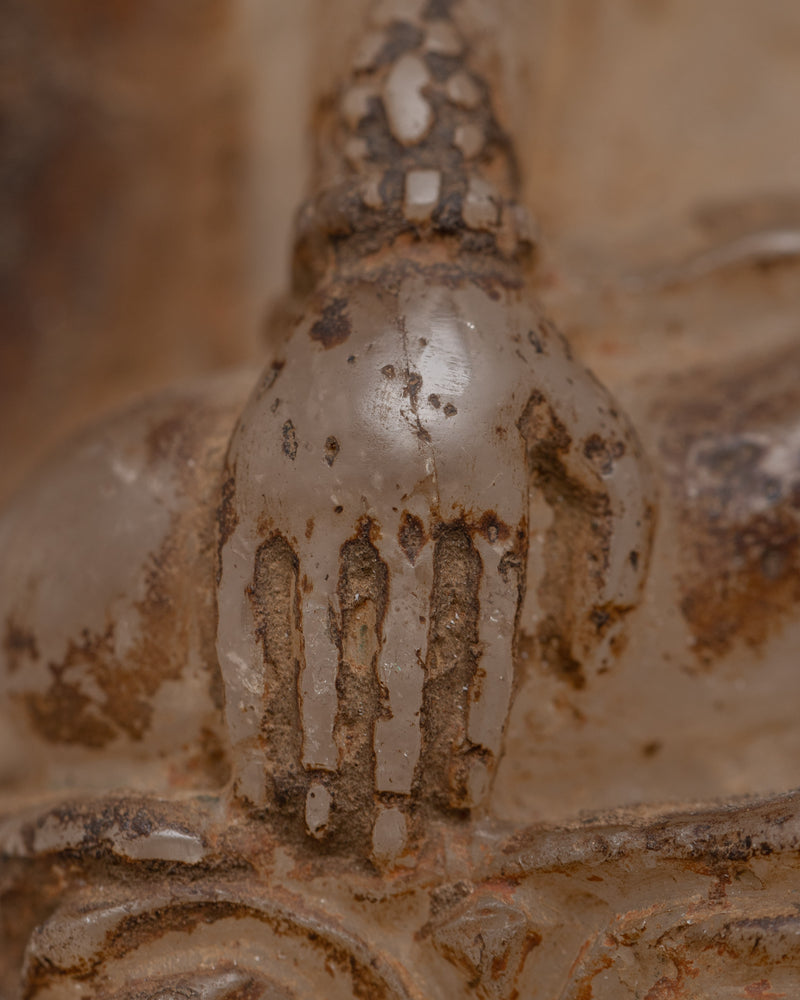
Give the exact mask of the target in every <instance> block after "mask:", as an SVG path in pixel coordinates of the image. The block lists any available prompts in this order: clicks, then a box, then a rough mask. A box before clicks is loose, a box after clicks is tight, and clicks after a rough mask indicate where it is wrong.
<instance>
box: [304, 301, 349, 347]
mask: <svg viewBox="0 0 800 1000" xmlns="http://www.w3.org/2000/svg"><path fill="white" fill-rule="evenodd" d="M351 331H352V327H351V325H350V316H349V315H348V312H347V299H340V298H334V299H332V300H331V301H330V302H329V303H328V304H327V305H326V306H325V308H324V309H323V310H322V316H321V317H320V318H319V319H318V320H317V321H316V323H314V325H313V326H312V327H311V331H310V334H309V335H310V337H311V339H312V340H316V341H317V342H318V343H320V344H322V346H323V347H324V348H325V349H326V350H328V349H329V348H331V347H338V346H339V345H340V344H343V343H344V342H345V341H346V340H347V338H348V337H349V336H350V333H351Z"/></svg>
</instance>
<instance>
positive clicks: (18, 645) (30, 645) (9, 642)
mask: <svg viewBox="0 0 800 1000" xmlns="http://www.w3.org/2000/svg"><path fill="white" fill-rule="evenodd" d="M3 652H4V653H5V662H6V669H7V670H8V672H9V673H11V674H13V673H15V672H16V671H17V670H19V668H20V666H21V665H22V664H23V663H24V662H25V660H32V661H36V660H38V659H39V646H38V644H37V642H36V636H35V635H34V634H33V633H32V632H31V631H30V630H29V629H27V628H25V627H24V626H22V625H20V624H19V623H18V622H16V621H15V620H14V619H13V618H11V617H8V618H7V619H6V630H5V635H4V636H3Z"/></svg>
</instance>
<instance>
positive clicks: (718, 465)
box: [655, 347, 800, 664]
mask: <svg viewBox="0 0 800 1000" xmlns="http://www.w3.org/2000/svg"><path fill="white" fill-rule="evenodd" d="M655 414H656V417H657V419H659V420H660V421H662V422H663V426H664V428H665V430H664V432H663V435H662V440H661V448H662V454H663V455H664V458H665V460H666V462H665V465H666V469H667V474H668V478H669V484H670V488H671V490H672V496H673V499H674V503H675V505H676V510H677V514H678V531H679V532H680V534H681V538H682V544H683V546H684V548H685V549H686V551H687V554H688V556H689V558H688V559H687V560H686V563H687V565H686V568H685V569H682V570H681V574H680V584H681V588H682V597H681V603H680V608H681V611H682V613H683V615H684V618H685V619H686V622H687V624H688V625H689V628H690V629H691V631H692V634H693V636H694V639H695V644H694V651H695V653H696V655H697V656H698V658H699V659H700V660H701V661H702V662H704V663H706V664H711V663H713V662H714V661H715V660H716V659H718V658H719V657H720V656H722V655H724V654H725V653H727V652H729V651H730V650H731V649H732V648H733V647H734V645H735V644H736V643H745V644H747V645H749V646H751V647H754V648H759V647H761V646H763V644H764V643H765V642H766V640H767V639H768V638H769V636H770V635H772V634H773V633H774V632H775V630H776V629H777V628H779V627H780V624H781V622H783V621H785V620H786V619H787V617H788V616H789V615H790V614H792V613H794V612H795V611H796V609H797V607H798V605H800V454H797V453H794V454H791V445H790V444H789V443H788V442H789V441H791V440H792V438H791V433H790V432H791V429H792V428H793V427H794V426H796V422H797V420H798V419H800V351H798V348H797V347H791V348H789V349H785V350H783V351H781V352H779V353H777V354H776V355H774V356H773V357H771V358H768V359H766V360H764V361H762V362H761V363H760V364H759V365H758V366H757V367H756V368H754V369H748V370H747V371H745V372H734V373H730V374H728V373H725V372H724V371H723V372H722V373H719V372H713V373H712V372H698V373H697V374H696V375H694V376H692V377H686V376H682V378H681V386H680V391H676V392H675V394H674V396H673V398H672V399H670V400H666V399H665V400H662V401H661V402H660V403H659V404H658V405H657V407H656V410H655ZM787 435H788V437H787ZM784 439H785V440H786V442H787V443H786V444H784V443H783V441H784Z"/></svg>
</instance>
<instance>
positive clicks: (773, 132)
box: [0, 0, 800, 500]
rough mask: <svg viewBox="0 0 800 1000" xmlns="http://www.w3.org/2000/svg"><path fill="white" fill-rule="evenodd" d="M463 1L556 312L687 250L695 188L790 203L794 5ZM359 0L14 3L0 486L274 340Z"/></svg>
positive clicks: (9, 27)
mask: <svg viewBox="0 0 800 1000" xmlns="http://www.w3.org/2000/svg"><path fill="white" fill-rule="evenodd" d="M464 4H465V6H466V7H467V8H469V16H468V21H469V22H470V23H472V24H474V25H476V26H477V25H480V27H481V31H482V33H481V35H480V36H479V37H476V39H475V45H476V48H477V50H478V57H479V60H480V61H481V62H482V63H483V65H484V67H485V68H486V69H487V70H488V71H489V72H491V73H492V74H493V76H494V77H495V79H496V80H497V81H498V84H499V88H500V91H499V92H500V102H501V105H502V115H503V117H504V119H505V121H506V122H507V123H508V126H509V128H510V129H511V131H512V132H513V133H514V134H515V135H516V137H517V139H518V143H519V147H520V154H521V160H522V163H523V168H524V173H525V178H526V189H525V197H526V200H527V203H528V205H529V206H530V207H531V208H532V210H533V211H534V212H535V214H536V215H537V216H538V218H539V219H540V221H541V224H542V227H543V231H544V234H545V237H546V245H547V255H548V261H549V264H548V267H547V268H546V274H545V277H546V279H547V280H546V281H545V282H544V285H545V286H547V287H549V289H550V294H551V296H552V299H553V303H554V306H553V308H554V309H555V311H556V312H558V309H559V303H562V305H563V308H564V311H565V314H569V313H570V308H571V307H570V301H571V296H572V297H573V298H575V297H580V294H582V288H583V287H584V284H585V282H590V281H591V280H592V278H591V276H592V275H593V274H597V273H601V272H602V273H603V274H606V275H607V274H614V273H617V272H619V273H622V272H624V271H625V270H626V269H629V268H630V267H631V266H634V265H635V264H636V263H637V261H639V260H640V259H645V260H646V259H651V260H658V259H660V258H661V257H662V256H664V254H666V253H667V251H668V250H671V247H672V245H673V244H674V247H677V248H680V247H681V246H682V245H683V244H684V243H685V244H686V245H687V246H688V245H690V238H691V220H692V218H693V217H694V215H696V212H697V210H698V207H702V206H703V205H707V204H709V203H724V202H732V203H742V204H748V205H751V206H752V205H756V206H757V207H758V206H761V208H760V209H759V211H761V210H762V209H763V206H764V205H766V206H768V207H769V209H770V211H773V210H774V211H775V212H777V213H778V214H780V212H781V211H782V210H783V209H782V208H781V206H783V207H784V208H786V210H787V211H791V210H792V205H793V204H795V202H793V197H794V196H795V195H796V192H797V189H798V180H797V179H798V178H800V128H798V99H799V98H800V4H798V3H797V2H796V0H761V2H759V3H753V2H752V0H495V2H493V3H491V4H489V3H481V2H479V0H464ZM364 8H365V2H364V0H293V2H292V3H288V2H285V0H0V136H1V137H2V138H1V139H0V143H1V145H0V458H2V462H0V500H2V498H3V497H5V496H7V495H8V494H9V493H10V492H11V491H12V490H13V489H14V488H15V487H16V486H17V485H18V484H19V483H20V482H21V481H22V479H23V478H24V476H25V475H26V473H28V472H29V471H30V469H31V468H32V466H34V465H35V464H36V463H38V462H39V461H40V460H41V458H42V456H43V455H44V454H45V453H46V452H47V451H48V450H49V449H52V448H54V447H56V446H57V444H58V442H59V440H61V439H63V437H64V436H65V435H66V434H68V433H69V432H70V431H72V430H73V429H75V428H76V427H77V426H79V425H81V424H83V423H85V422H86V421H88V420H90V419H92V418H94V417H95V416H97V415H98V414H99V413H101V412H102V411H104V410H106V409H108V408H109V407H111V406H113V405H115V404H117V403H119V402H121V401H123V400H125V399H128V398H130V397H132V396H134V395H137V394H139V393H141V392H143V391H147V390H150V389H152V388H154V387H157V386H160V385H163V384H165V383H167V382H170V381H173V380H175V379H178V378H185V377H190V376H192V375H194V374H197V373H201V372H204V371H207V370H210V369H214V368H218V367H220V366H226V365H232V364H236V363H238V362H240V361H243V360H246V359H252V358H257V357H263V356H266V352H267V350H268V345H266V343H265V342H264V338H263V335H262V330H263V320H264V316H265V315H266V312H267V309H268V306H269V303H270V301H272V300H273V299H274V298H275V297H276V296H277V295H278V294H279V293H280V291H281V289H282V288H283V286H284V283H285V281H286V276H287V264H288V239H289V228H290V225H291V217H292V212H293V210H294V207H295V205H296V203H297V201H298V199H299V198H300V196H301V192H302V187H303V180H304V174H305V165H306V163H307V158H308V147H309V139H310V136H309V130H308V126H307V122H308V118H309V109H310V107H311V100H312V95H313V93H314V92H315V91H316V90H317V89H318V88H319V87H320V86H325V85H327V84H328V83H329V81H330V79H331V74H332V73H333V72H334V70H335V67H336V65H337V63H338V62H339V60H341V59H342V58H343V57H344V53H345V52H346V49H347V46H348V44H349V41H350V40H351V39H352V37H353V35H354V33H355V32H356V30H357V28H358V24H359V19H360V17H361V16H362V14H363V10H364ZM787 206H788V207H787ZM670 241H672V242H670ZM584 279H585V280H584ZM572 311H573V313H574V312H575V310H574V308H573V309H572ZM564 322H566V323H567V326H569V316H568V315H565V318H564ZM591 325H592V324H591V323H589V324H588V326H589V327H591ZM576 336H577V337H578V340H580V331H579V330H578V331H576ZM586 336H591V331H590V332H589V334H584V340H585V339H586ZM609 373H610V374H609ZM602 374H603V376H604V377H606V378H609V377H610V378H611V379H612V381H613V378H614V371H613V366H611V367H608V370H605V371H603V372H602Z"/></svg>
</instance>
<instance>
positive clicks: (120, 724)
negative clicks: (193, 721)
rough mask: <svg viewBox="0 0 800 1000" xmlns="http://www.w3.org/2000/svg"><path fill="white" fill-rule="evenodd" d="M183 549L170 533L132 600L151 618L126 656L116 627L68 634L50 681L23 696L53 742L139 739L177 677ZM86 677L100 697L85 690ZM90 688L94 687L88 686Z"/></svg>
mask: <svg viewBox="0 0 800 1000" xmlns="http://www.w3.org/2000/svg"><path fill="white" fill-rule="evenodd" d="M180 565H181V552H180V550H179V549H176V544H175V540H174V537H172V536H170V537H168V538H167V539H166V540H165V542H164V544H163V545H162V547H161V550H160V551H159V553H158V554H157V555H156V556H154V557H153V559H152V562H151V565H150V567H149V568H148V570H147V574H146V592H145V596H144V598H143V599H142V600H141V601H139V602H137V603H136V604H135V607H136V610H137V611H138V613H139V614H140V616H141V620H142V621H143V622H146V623H147V626H146V628H144V629H142V631H141V633H140V634H139V637H138V638H137V640H136V641H135V642H134V643H133V645H132V646H131V648H130V649H128V650H127V651H126V653H125V655H124V656H122V657H119V656H118V655H117V653H116V651H115V642H114V640H115V629H114V626H113V625H109V626H108V627H107V628H106V630H105V631H104V632H102V633H95V632H92V631H90V630H88V629H86V630H84V631H83V633H82V634H81V635H80V636H79V637H78V638H73V639H70V640H69V642H68V645H67V650H66V653H65V654H64V656H63V657H62V659H61V660H60V661H59V662H57V663H48V670H49V671H50V674H51V677H52V679H51V681H50V685H49V687H48V688H47V690H46V691H45V692H43V693H39V692H29V693H27V694H25V695H22V696H21V697H22V699H23V704H24V705H25V708H26V711H27V713H28V717H29V719H30V722H31V725H32V726H33V728H34V729H35V730H36V731H37V732H38V733H39V734H40V735H41V736H42V737H43V738H44V739H46V740H48V741H49V742H52V743H78V744H84V745H86V746H91V747H100V746H105V745H106V744H107V743H109V742H110V741H111V740H113V739H115V738H117V737H118V736H120V735H122V734H125V735H127V736H128V737H129V738H130V739H132V740H141V739H142V738H143V737H144V735H145V734H146V732H147V730H148V729H149V727H150V722H151V718H152V715H153V702H152V699H153V696H154V695H155V694H156V692H157V691H158V689H159V688H160V687H161V685H162V684H163V683H164V682H165V681H167V680H177V679H178V678H179V677H180V676H181V672H182V669H183V663H182V658H181V656H180V654H176V653H175V652H174V650H175V649H176V648H180V643H177V644H176V629H178V630H179V635H180V633H181V632H183V630H184V628H185V627H184V626H182V625H181V624H180V617H179V616H178V615H177V613H176V612H177V609H178V606H179V604H180V601H181V598H180V597H179V596H178V594H179V593H180V590H181V570H180ZM85 681H90V682H91V686H92V687H95V686H96V687H97V688H98V689H99V690H100V692H101V694H102V697H101V698H97V697H96V696H94V695H88V694H86V693H85V691H84V690H83V684H84V682H85ZM90 689H91V688H90Z"/></svg>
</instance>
